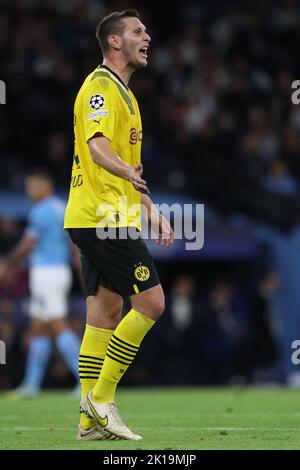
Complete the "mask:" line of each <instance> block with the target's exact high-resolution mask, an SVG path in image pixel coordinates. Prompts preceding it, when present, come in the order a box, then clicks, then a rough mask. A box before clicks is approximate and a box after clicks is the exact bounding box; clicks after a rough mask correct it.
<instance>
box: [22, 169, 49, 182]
mask: <svg viewBox="0 0 300 470" xmlns="http://www.w3.org/2000/svg"><path fill="white" fill-rule="evenodd" d="M31 176H36V177H37V178H41V179H43V180H47V181H49V182H50V183H54V178H53V175H52V173H51V171H49V170H48V168H46V167H43V166H36V167H34V168H32V169H31V170H30V171H29V172H28V173H27V178H30V177H31Z"/></svg>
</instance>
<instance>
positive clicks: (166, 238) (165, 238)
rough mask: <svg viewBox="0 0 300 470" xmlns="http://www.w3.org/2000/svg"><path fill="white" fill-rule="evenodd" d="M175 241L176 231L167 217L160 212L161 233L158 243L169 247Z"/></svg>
mask: <svg viewBox="0 0 300 470" xmlns="http://www.w3.org/2000/svg"><path fill="white" fill-rule="evenodd" d="M173 242H174V232H173V229H172V227H171V225H170V224H169V222H168V221H167V219H166V218H165V217H164V216H163V215H162V214H160V220H159V234H158V238H157V240H156V243H157V244H158V245H161V246H165V247H166V248H169V246H171V245H173Z"/></svg>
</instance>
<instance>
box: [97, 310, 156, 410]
mask: <svg viewBox="0 0 300 470" xmlns="http://www.w3.org/2000/svg"><path fill="white" fill-rule="evenodd" d="M153 325H154V321H153V320H151V319H150V318H148V317H146V316H145V315H143V314H142V313H139V312H137V311H136V310H134V309H131V310H130V312H129V313H128V314H127V315H126V316H125V317H124V318H123V320H122V321H121V322H120V323H119V325H118V326H117V328H116V329H115V331H114V334H113V335H112V337H111V339H110V341H109V345H108V348H107V352H106V356H105V360H104V363H103V367H102V371H101V375H100V376H99V378H98V380H97V383H96V384H95V386H94V388H93V399H94V400H95V402H96V403H111V402H112V401H114V399H115V393H116V387H117V384H118V383H119V381H120V380H121V378H122V376H123V375H124V373H125V372H126V370H127V369H128V367H129V366H130V364H131V363H132V361H133V359H134V358H135V355H136V353H137V352H138V350H139V346H140V344H141V342H142V339H143V338H144V336H145V335H146V333H147V332H148V331H149V330H150V328H151V327H152V326H153Z"/></svg>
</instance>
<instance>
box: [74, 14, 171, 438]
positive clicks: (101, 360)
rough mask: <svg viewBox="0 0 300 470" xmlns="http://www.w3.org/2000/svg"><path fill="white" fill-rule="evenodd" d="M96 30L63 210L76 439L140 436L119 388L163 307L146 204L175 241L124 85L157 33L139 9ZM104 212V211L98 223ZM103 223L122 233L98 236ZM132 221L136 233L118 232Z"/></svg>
mask: <svg viewBox="0 0 300 470" xmlns="http://www.w3.org/2000/svg"><path fill="white" fill-rule="evenodd" d="M96 35H97V38H98V40H99V43H100V47H101V49H102V52H103V56H104V61H103V64H102V65H100V66H99V67H97V69H96V70H94V71H93V72H92V73H91V74H90V75H89V76H88V77H87V78H86V80H85V82H84V84H83V86H82V87H81V89H80V91H79V93H78V95H77V98H76V102H75V113H74V114H75V115H74V126H75V154H74V155H75V157H74V164H73V171H72V180H71V187H70V195H69V201H68V205H67V209H66V216H65V228H66V229H69V233H70V236H71V238H72V240H73V242H74V243H76V244H77V245H78V247H79V248H80V250H81V254H82V266H83V284H84V290H85V297H86V303H87V324H86V329H85V334H84V337H83V340H82V344H81V350H80V357H79V373H80V379H81V387H82V401H81V409H82V411H83V412H84V413H85V415H86V416H85V415H84V414H83V413H82V414H81V419H80V426H79V430H78V436H77V438H78V439H83V440H90V439H94V440H96V439H106V438H107V439H111V438H121V439H129V440H139V439H141V436H139V435H137V434H134V433H133V432H132V431H131V430H130V429H128V427H127V426H126V425H125V424H124V423H123V422H122V420H121V418H120V416H119V414H118V411H117V408H116V405H115V392H116V387H117V385H118V383H119V381H120V380H121V378H122V376H123V375H124V373H125V372H126V370H127V369H128V367H129V366H130V364H131V363H132V362H133V360H134V358H135V356H136V354H137V352H138V350H139V347H140V344H141V342H142V340H143V338H144V336H145V335H146V334H147V332H148V331H149V330H150V329H151V328H152V326H153V325H154V323H155V321H156V320H157V319H158V318H159V317H160V315H161V314H162V313H163V311H164V293H163V290H162V287H161V284H160V281H159V278H158V275H157V273H156V270H155V267H154V264H153V260H152V257H151V255H150V253H149V251H148V249H147V247H146V245H145V243H144V241H143V240H142V238H141V236H140V229H141V204H142V205H143V206H144V208H145V211H146V213H147V215H148V219H149V220H150V223H151V224H152V226H153V227H157V232H156V233H157V236H158V240H159V241H160V242H161V243H162V244H164V245H165V246H169V245H170V244H172V242H173V232H172V229H171V227H170V224H169V223H168V222H167V220H166V219H164V217H163V216H162V215H161V214H160V213H159V212H158V211H157V209H156V208H155V206H154V205H153V204H152V201H151V199H150V198H149V196H148V194H149V190H148V187H147V184H146V181H144V180H143V179H142V173H143V167H142V165H141V163H140V159H141V144H142V124H141V118H140V113H139V108H138V104H137V101H136V99H135V97H134V95H133V93H132V92H131V90H130V89H129V88H128V82H129V79H130V77H131V75H132V73H133V72H134V71H135V70H137V69H140V68H143V67H146V65H147V51H148V47H149V43H150V39H151V38H150V36H149V34H148V33H147V32H146V28H145V26H144V25H143V24H142V23H141V21H140V19H139V15H138V13H137V12H136V11H135V10H125V11H122V12H114V13H112V14H111V15H108V16H107V17H105V18H104V19H103V20H102V21H101V22H100V23H99V26H98V28H97V33H96ZM124 198H125V199H126V201H127V205H126V204H125V206H126V207H124V206H123V205H122V203H121V201H124ZM101 211H102V212H103V213H105V214H106V216H105V217H104V220H102V221H101V220H100V219H101ZM98 228H99V229H100V232H101V228H102V229H103V231H102V232H101V233H102V234H104V233H105V229H108V233H112V234H116V237H111V236H108V237H107V238H105V239H100V236H99V233H98ZM128 228H131V229H133V230H132V233H135V235H137V237H136V238H135V237H132V236H130V235H129V234H127V236H126V237H125V238H124V239H122V237H120V236H119V235H120V234H121V233H122V234H123V233H124V234H125V232H126V230H128ZM110 229H112V230H110ZM122 229H123V230H122ZM128 232H129V230H128ZM123 297H129V298H130V301H131V304H132V309H131V310H130V312H129V313H128V314H127V315H126V316H125V317H124V318H123V319H122V320H121V311H122V305H123ZM137 412H138V410H137Z"/></svg>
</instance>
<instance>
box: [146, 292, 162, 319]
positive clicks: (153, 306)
mask: <svg viewBox="0 0 300 470" xmlns="http://www.w3.org/2000/svg"><path fill="white" fill-rule="evenodd" d="M147 309H148V310H149V313H150V314H151V316H152V317H153V318H154V319H158V318H159V317H160V316H161V315H162V314H163V313H164V311H165V298H164V295H163V294H161V295H156V296H155V297H153V298H152V299H151V301H150V302H149V304H148V305H147Z"/></svg>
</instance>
